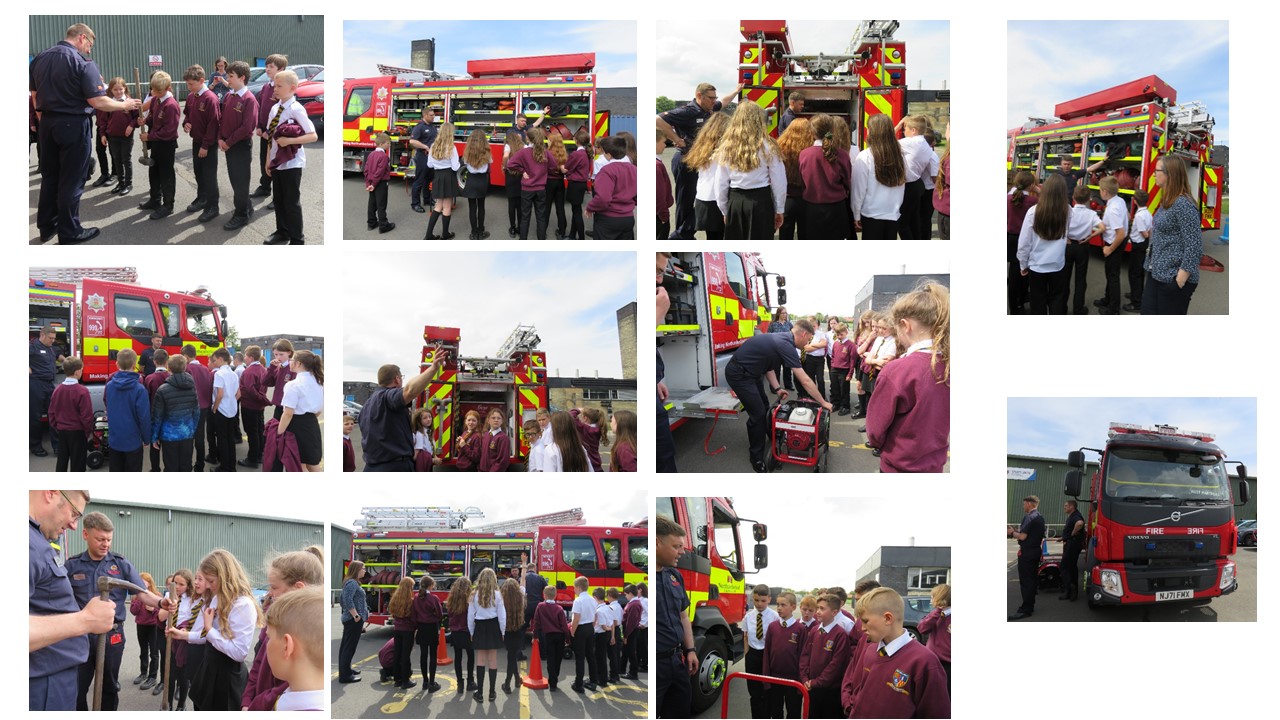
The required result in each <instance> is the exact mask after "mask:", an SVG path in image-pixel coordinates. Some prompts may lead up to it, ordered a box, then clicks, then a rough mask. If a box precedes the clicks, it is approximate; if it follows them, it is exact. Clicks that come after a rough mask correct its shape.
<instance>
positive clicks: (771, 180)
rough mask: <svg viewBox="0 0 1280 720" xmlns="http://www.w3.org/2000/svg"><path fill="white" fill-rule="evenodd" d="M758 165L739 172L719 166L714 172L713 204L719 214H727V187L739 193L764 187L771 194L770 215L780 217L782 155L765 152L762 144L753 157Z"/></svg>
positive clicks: (783, 178)
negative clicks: (714, 191) (752, 168)
mask: <svg viewBox="0 0 1280 720" xmlns="http://www.w3.org/2000/svg"><path fill="white" fill-rule="evenodd" d="M756 157H757V158H759V162H758V163H757V164H756V168H755V169H754V170H750V171H747V172H742V171H740V170H734V169H733V168H731V167H729V166H728V165H721V167H720V170H719V172H717V173H716V185H715V187H716V205H719V206H720V214H721V215H728V214H729V188H738V189H739V190H755V189H757V188H762V187H767V188H770V189H771V190H772V191H773V212H774V213H775V214H779V215H780V214H782V213H783V212H784V211H786V209H787V166H786V164H784V163H783V162H782V156H781V155H779V154H778V153H776V152H772V151H766V150H765V146H764V143H763V141H761V145H760V151H759V152H758V153H757V154H756Z"/></svg>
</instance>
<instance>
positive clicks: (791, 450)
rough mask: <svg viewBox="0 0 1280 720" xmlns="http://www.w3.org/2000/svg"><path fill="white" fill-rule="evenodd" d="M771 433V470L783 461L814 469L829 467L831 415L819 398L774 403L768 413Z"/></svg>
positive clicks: (818, 470)
mask: <svg viewBox="0 0 1280 720" xmlns="http://www.w3.org/2000/svg"><path fill="white" fill-rule="evenodd" d="M769 436H770V437H771V438H773V450H772V452H771V453H770V457H769V463H768V467H769V470H770V471H772V470H773V469H774V468H775V467H777V466H778V464H780V463H787V464H790V465H800V466H803V467H811V468H813V471H814V472H823V471H824V470H826V469H827V460H828V459H829V456H830V454H831V442H830V441H831V415H830V413H828V412H827V411H826V410H823V408H822V406H821V405H819V404H818V403H817V401H815V400H810V399H809V398H796V399H794V400H787V401H786V402H779V403H776V404H774V406H773V408H771V412H770V414H769ZM819 463H821V464H819Z"/></svg>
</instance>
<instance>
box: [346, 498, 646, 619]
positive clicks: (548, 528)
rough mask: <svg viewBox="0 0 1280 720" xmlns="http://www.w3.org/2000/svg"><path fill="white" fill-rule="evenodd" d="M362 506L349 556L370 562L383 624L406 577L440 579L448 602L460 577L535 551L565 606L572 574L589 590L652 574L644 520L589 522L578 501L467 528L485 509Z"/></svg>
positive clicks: (515, 562)
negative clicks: (570, 505) (573, 505)
mask: <svg viewBox="0 0 1280 720" xmlns="http://www.w3.org/2000/svg"><path fill="white" fill-rule="evenodd" d="M361 513H362V518H361V519H359V520H357V521H356V524H357V525H360V526H361V527H360V529H359V530H358V531H357V532H356V533H355V534H354V535H353V536H352V540H351V553H350V557H349V558H348V561H350V560H361V561H363V562H364V563H365V568H366V569H367V571H368V573H369V575H368V576H367V577H366V578H365V582H364V583H363V587H364V588H365V590H366V591H367V592H368V595H367V599H368V600H369V611H370V615H369V621H370V622H372V623H376V624H380V625H381V624H386V622H387V621H388V616H387V603H389V602H390V600H391V593H392V592H394V591H395V589H396V585H397V584H398V583H399V582H400V580H401V579H402V578H405V577H412V578H414V579H415V580H417V579H418V578H421V577H423V576H428V575H429V576H430V577H431V578H432V579H433V580H434V581H435V590H434V591H433V592H434V594H435V595H436V596H437V597H439V598H440V599H441V600H442V601H443V600H445V599H446V598H447V597H448V595H449V589H450V588H451V587H452V586H453V583H454V582H455V581H456V580H457V579H458V578H462V577H465V578H467V579H469V580H472V581H474V580H475V579H476V578H477V577H478V576H479V575H480V572H481V571H482V570H484V569H485V568H492V569H493V570H494V572H496V573H497V574H498V577H499V579H500V580H501V579H503V578H506V577H511V576H513V575H515V574H517V570H518V568H520V567H521V566H522V565H523V564H525V563H527V562H530V559H531V558H532V559H533V562H535V563H536V565H537V572H538V574H540V575H542V576H543V577H544V578H546V580H547V584H548V585H550V586H552V587H554V588H556V602H557V603H558V604H559V605H561V606H562V607H564V608H565V609H566V610H568V609H569V608H571V607H572V606H573V600H574V597H575V595H574V591H573V581H574V579H575V578H577V577H578V576H584V577H586V578H587V579H588V580H589V581H590V582H591V589H592V590H594V589H595V588H596V587H603V588H605V589H608V588H611V587H614V588H618V589H622V588H623V587H624V586H625V585H626V584H628V583H631V584H634V583H638V582H647V580H648V572H649V539H648V535H649V533H648V526H647V524H646V523H644V522H639V523H627V524H624V525H621V526H618V527H596V526H587V525H584V524H583V523H584V519H583V515H582V510H581V509H578V508H574V509H572V510H568V511H564V512H557V513H549V514H546V515H538V516H534V517H529V518H522V519H518V520H512V521H507V522H502V523H493V524H490V525H486V526H483V527H477V528H474V529H464V528H463V527H462V525H463V524H464V523H465V522H466V520H468V519H475V518H482V517H484V513H483V511H481V510H480V509H479V508H464V509H454V508H448V507H420V508H386V507H381V508H364V509H362V511H361ZM344 571H345V563H344Z"/></svg>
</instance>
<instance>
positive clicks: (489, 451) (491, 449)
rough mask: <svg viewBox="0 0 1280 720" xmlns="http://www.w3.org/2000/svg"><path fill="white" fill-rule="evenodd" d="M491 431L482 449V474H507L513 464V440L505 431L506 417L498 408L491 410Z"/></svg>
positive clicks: (489, 416)
mask: <svg viewBox="0 0 1280 720" xmlns="http://www.w3.org/2000/svg"><path fill="white" fill-rule="evenodd" d="M488 421H489V430H488V431H487V432H486V433H485V434H484V439H483V443H484V444H483V446H482V447H481V449H480V472H506V471H507V466H509V465H510V464H511V438H510V437H508V436H507V433H506V430H504V429H503V423H505V422H506V415H505V414H504V413H503V412H502V410H500V409H498V408H492V409H491V410H489V415H488Z"/></svg>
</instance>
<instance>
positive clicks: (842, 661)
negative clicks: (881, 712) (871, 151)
mask: <svg viewBox="0 0 1280 720" xmlns="http://www.w3.org/2000/svg"><path fill="white" fill-rule="evenodd" d="M877 117H884V116H877ZM839 614H840V600H839V598H837V597H836V596H835V595H830V594H826V595H823V596H822V597H820V598H818V608H817V610H815V611H814V618H815V621H814V625H813V626H812V627H810V628H809V634H808V638H807V640H806V642H805V646H804V651H803V652H802V653H801V655H800V682H802V683H804V686H805V687H806V688H808V690H809V698H810V705H809V708H810V710H809V716H810V717H815V718H835V717H841V713H840V682H841V680H842V679H843V678H844V671H845V665H847V664H848V662H849V633H848V632H845V631H844V630H842V629H841V628H840V627H839V625H838V624H837V623H836V617H837V616H838V615H839Z"/></svg>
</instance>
